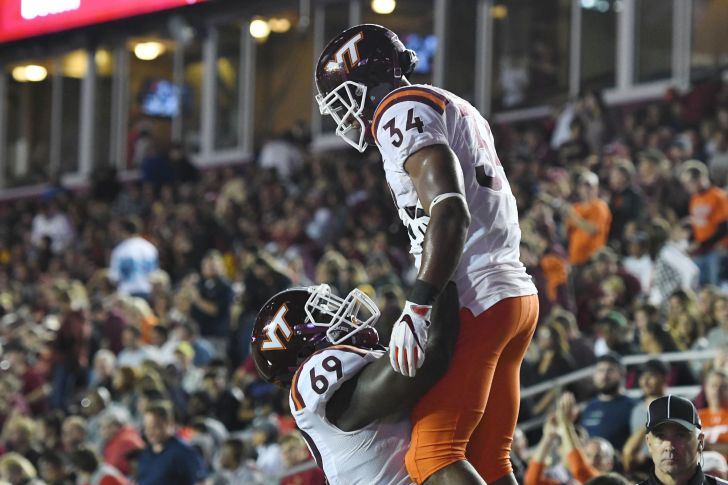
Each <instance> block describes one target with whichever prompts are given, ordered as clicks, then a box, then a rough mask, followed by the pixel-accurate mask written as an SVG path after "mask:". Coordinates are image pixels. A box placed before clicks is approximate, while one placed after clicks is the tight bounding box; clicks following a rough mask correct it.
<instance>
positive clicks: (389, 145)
mask: <svg viewBox="0 0 728 485" xmlns="http://www.w3.org/2000/svg"><path fill="white" fill-rule="evenodd" d="M372 133H373V134H374V136H375V139H376V141H377V147H378V148H379V151H380V152H381V154H382V159H383V161H384V171H385V174H386V177H387V182H388V184H389V187H390V189H391V191H392V195H393V197H394V199H395V202H396V204H397V207H398V208H399V216H400V218H401V219H402V222H403V223H404V225H405V226H406V227H407V232H408V233H409V236H410V243H411V244H410V253H412V254H413V255H414V256H415V264H416V266H417V269H418V270H419V267H420V259H421V255H422V242H423V241H424V236H425V231H426V230H427V223H428V222H429V216H427V215H425V212H424V210H423V209H422V206H421V204H420V202H419V200H418V198H417V193H416V191H415V187H414V185H413V184H412V180H411V179H410V177H409V175H408V174H407V172H406V171H405V169H404V163H405V161H407V158H408V157H409V156H410V155H412V154H413V153H415V152H416V151H418V150H419V149H421V148H424V147H426V146H429V145H435V144H443V145H447V146H449V147H450V149H451V150H452V151H453V152H454V153H455V155H456V156H457V158H458V160H459V161H460V166H461V168H462V173H463V180H464V183H465V199H466V201H467V204H468V208H469V209H470V217H471V222H470V228H469V230H468V235H467V239H466V241H465V246H464V248H463V255H462V259H461V260H460V265H459V266H458V268H457V270H456V272H455V275H454V276H453V281H455V283H456V284H457V287H458V292H459V296H460V304H461V305H462V306H463V307H466V308H468V309H470V310H471V311H472V312H473V314H474V315H478V314H480V313H482V312H483V311H485V310H487V309H488V308H490V307H491V306H493V305H494V304H496V303H498V302H499V301H500V300H502V299H504V298H509V297H515V296H524V295H533V294H535V293H536V287H535V286H534V284H533V282H532V280H531V277H530V276H529V275H528V274H527V273H526V269H525V267H524V266H523V264H522V263H521V261H520V251H519V245H520V242H521V229H520V227H519V225H518V210H517V208H516V199H515V197H514V196H513V193H512V192H511V187H510V185H509V184H508V179H507V178H506V174H505V171H504V170H503V167H502V166H501V163H500V160H499V159H498V155H497V154H496V151H495V145H494V142H493V134H492V133H491V131H490V127H489V126H488V122H487V121H485V119H484V118H483V117H482V116H481V115H480V113H479V112H478V111H477V110H476V109H475V108H474V107H473V106H472V105H471V104H470V103H468V102H467V101H465V100H463V99H461V98H459V97H457V96H455V95H454V94H452V93H450V92H448V91H445V90H444V89H439V88H435V87H433V86H423V85H413V86H405V87H402V88H399V89H396V90H394V91H392V92H391V93H390V94H388V95H387V96H386V97H385V98H384V99H383V100H382V102H381V103H379V106H378V107H377V110H376V112H375V114H374V119H373V122H372Z"/></svg>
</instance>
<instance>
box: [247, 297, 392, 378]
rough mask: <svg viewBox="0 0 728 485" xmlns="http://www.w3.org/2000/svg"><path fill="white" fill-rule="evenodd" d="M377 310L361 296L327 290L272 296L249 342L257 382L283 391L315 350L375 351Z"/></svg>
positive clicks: (256, 322)
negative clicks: (336, 347) (344, 345)
mask: <svg viewBox="0 0 728 485" xmlns="http://www.w3.org/2000/svg"><path fill="white" fill-rule="evenodd" d="M378 319H379V308H377V305H376V304H375V303H374V302H373V301H372V300H371V298H369V297H368V296H367V295H365V294H364V293H362V292H361V291H360V290H357V289H355V290H352V291H351V293H349V294H348V295H347V296H346V298H340V297H338V296H336V295H334V294H332V293H331V289H330V288H329V286H328V285H319V286H309V287H306V288H293V289H290V290H286V291H282V292H280V293H278V294H277V295H275V296H273V297H272V298H271V299H270V300H268V301H267V302H266V304H265V305H263V308H261V310H260V311H259V312H258V317H257V319H256V320H255V325H254V326H253V333H252V335H251V337H250V341H251V344H252V354H253V361H254V362H255V367H256V368H257V369H258V373H260V375H261V377H262V378H263V379H265V380H266V381H268V382H272V383H274V384H277V385H279V386H282V387H286V386H288V385H289V384H290V381H291V379H292V378H293V374H294V373H295V372H296V369H297V368H298V366H299V365H301V363H302V362H303V361H304V360H305V359H306V358H307V357H308V356H309V355H311V354H313V353H314V352H316V351H317V350H320V349H324V348H326V347H328V346H330V345H337V344H341V343H347V344H350V345H354V346H358V347H362V348H369V349H371V348H373V347H374V346H375V345H377V343H379V337H378V335H377V331H376V330H375V329H374V324H375V323H376V322H377V320H378Z"/></svg>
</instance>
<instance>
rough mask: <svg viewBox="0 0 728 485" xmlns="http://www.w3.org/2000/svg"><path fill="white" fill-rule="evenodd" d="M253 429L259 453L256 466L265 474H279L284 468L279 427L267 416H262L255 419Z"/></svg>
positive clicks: (256, 448) (254, 441)
mask: <svg viewBox="0 0 728 485" xmlns="http://www.w3.org/2000/svg"><path fill="white" fill-rule="evenodd" d="M252 429H253V445H254V446H255V451H256V453H257V455H258V458H257V459H256V460H255V464H256V466H257V467H258V469H259V470H260V471H262V472H263V473H265V474H268V475H275V474H277V473H278V472H279V471H280V470H281V469H282V468H283V457H282V456H281V447H280V445H279V444H278V428H277V427H276V425H275V424H274V423H273V422H272V421H271V420H270V419H268V418H267V417H260V418H256V420H255V421H253V425H252Z"/></svg>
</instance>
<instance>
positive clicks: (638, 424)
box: [622, 359, 670, 471]
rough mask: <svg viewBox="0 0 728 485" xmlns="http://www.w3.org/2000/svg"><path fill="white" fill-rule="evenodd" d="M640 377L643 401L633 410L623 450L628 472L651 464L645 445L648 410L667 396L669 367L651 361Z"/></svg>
mask: <svg viewBox="0 0 728 485" xmlns="http://www.w3.org/2000/svg"><path fill="white" fill-rule="evenodd" d="M640 370H641V372H640V377H639V386H640V391H642V399H641V400H640V401H637V403H636V404H635V405H634V407H633V408H632V416H631V418H630V431H631V433H632V435H631V436H630V437H629V439H628V440H627V442H626V443H625V445H624V449H623V450H622V463H623V465H624V468H625V469H626V470H628V471H634V470H636V469H638V470H643V469H644V467H645V466H646V465H648V463H649V459H650V451H649V450H648V449H647V444H646V443H645V436H646V435H647V430H646V429H645V423H646V422H647V408H648V407H649V405H650V403H651V402H652V401H654V400H655V399H657V398H658V397H662V396H664V395H666V394H667V380H668V376H669V373H670V369H669V367H668V365H667V364H666V363H665V362H663V361H661V360H659V359H650V360H648V361H647V362H645V363H644V364H642V367H641V369H640Z"/></svg>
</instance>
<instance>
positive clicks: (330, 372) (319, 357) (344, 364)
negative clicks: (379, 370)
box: [289, 345, 382, 416]
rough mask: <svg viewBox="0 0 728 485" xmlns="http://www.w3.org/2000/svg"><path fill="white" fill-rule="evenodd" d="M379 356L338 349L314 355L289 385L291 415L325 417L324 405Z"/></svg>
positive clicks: (348, 348) (371, 353)
mask: <svg viewBox="0 0 728 485" xmlns="http://www.w3.org/2000/svg"><path fill="white" fill-rule="evenodd" d="M381 355H382V352H380V351H369V350H363V349H360V348H357V347H352V346H349V345H337V346H334V347H329V348H327V349H324V350H321V351H319V352H316V353H315V354H313V355H311V356H310V357H309V358H308V359H307V360H306V361H304V363H303V364H301V366H300V367H299V368H298V370H297V371H296V374H295V375H294V376H293V380H292V382H291V395H290V399H289V402H290V404H291V412H292V413H293V414H294V416H295V415H296V414H300V413H304V412H313V413H315V414H319V415H322V416H323V415H324V414H325V413H326V403H327V402H328V400H329V399H331V397H332V396H333V395H334V393H336V391H337V390H338V389H339V388H340V387H341V385H342V384H343V383H344V382H346V381H347V380H349V379H351V378H352V377H354V376H355V375H357V373H358V372H359V371H360V370H361V369H362V368H363V367H364V366H365V365H367V364H369V363H371V362H374V361H375V360H376V359H378V358H379V357H380V356H381Z"/></svg>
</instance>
